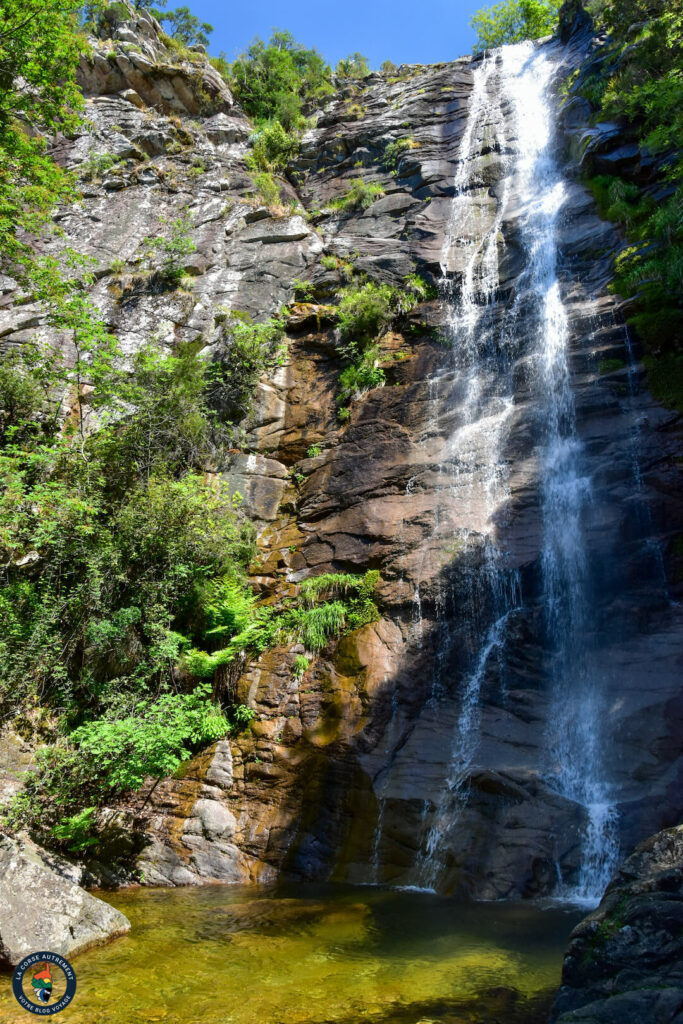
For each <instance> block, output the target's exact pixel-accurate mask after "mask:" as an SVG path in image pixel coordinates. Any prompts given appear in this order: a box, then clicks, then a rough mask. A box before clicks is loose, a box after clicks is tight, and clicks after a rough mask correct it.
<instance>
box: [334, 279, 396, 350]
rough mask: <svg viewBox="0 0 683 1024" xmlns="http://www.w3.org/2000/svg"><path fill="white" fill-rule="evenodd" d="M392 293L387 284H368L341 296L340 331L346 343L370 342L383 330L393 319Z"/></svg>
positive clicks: (350, 289)
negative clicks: (351, 340) (350, 341)
mask: <svg viewBox="0 0 683 1024" xmlns="http://www.w3.org/2000/svg"><path fill="white" fill-rule="evenodd" d="M394 299H395V290H394V289H393V288H392V287H391V286H390V285H388V284H375V283H374V282H372V281H367V282H366V283H365V284H362V285H359V286H353V285H351V286H350V287H348V288H345V289H343V291H342V292H341V301H340V303H339V307H338V315H339V319H338V322H339V329H340V331H341V333H342V337H343V338H345V339H357V340H360V341H370V340H372V339H373V338H375V337H376V336H377V335H378V334H379V333H380V332H381V331H383V330H385V329H386V328H387V327H388V326H389V324H390V323H391V321H392V319H393V317H394V316H395V308H394Z"/></svg>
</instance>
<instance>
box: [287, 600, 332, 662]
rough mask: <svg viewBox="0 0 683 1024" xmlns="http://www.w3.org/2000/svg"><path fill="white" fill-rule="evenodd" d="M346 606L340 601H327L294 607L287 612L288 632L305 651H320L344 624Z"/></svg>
mask: <svg viewBox="0 0 683 1024" xmlns="http://www.w3.org/2000/svg"><path fill="white" fill-rule="evenodd" d="M346 614H347V610H346V606H345V605H344V604H343V603H342V602H341V601H328V602H326V603H325V604H323V605H320V606H319V607H314V608H296V609H294V611H292V612H290V613H289V617H288V620H287V622H286V626H287V627H288V632H289V633H290V635H291V636H292V637H293V639H295V640H297V641H298V642H299V643H302V644H303V645H304V647H305V648H306V650H307V651H314V652H317V651H321V650H322V649H323V647H326V646H327V644H328V643H329V641H330V640H331V639H332V637H334V636H338V635H339V634H340V633H341V631H342V630H343V628H344V626H345V625H346Z"/></svg>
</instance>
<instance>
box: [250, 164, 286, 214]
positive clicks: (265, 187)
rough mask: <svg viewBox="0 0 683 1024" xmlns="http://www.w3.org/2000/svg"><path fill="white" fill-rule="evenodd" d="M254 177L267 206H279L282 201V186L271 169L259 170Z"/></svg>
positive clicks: (257, 189) (258, 190) (257, 188)
mask: <svg viewBox="0 0 683 1024" xmlns="http://www.w3.org/2000/svg"><path fill="white" fill-rule="evenodd" d="M252 177H253V180H254V185H255V186H256V191H257V192H258V195H259V197H260V199H261V200H262V202H263V203H264V204H265V205H266V206H277V205H278V204H279V202H280V186H279V185H278V183H277V181H276V179H275V178H274V177H273V175H272V174H271V173H270V171H258V172H257V173H256V174H254V175H252Z"/></svg>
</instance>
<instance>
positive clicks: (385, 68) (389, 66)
mask: <svg viewBox="0 0 683 1024" xmlns="http://www.w3.org/2000/svg"><path fill="white" fill-rule="evenodd" d="M379 69H380V71H381V72H382V74H383V75H395V74H396V72H397V71H398V68H397V67H396V65H395V64H394V62H393V60H383V61H382V63H381V64H380V66H379Z"/></svg>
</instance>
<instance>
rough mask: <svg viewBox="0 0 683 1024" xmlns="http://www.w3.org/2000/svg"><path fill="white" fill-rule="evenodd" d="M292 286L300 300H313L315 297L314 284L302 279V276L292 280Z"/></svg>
mask: <svg viewBox="0 0 683 1024" xmlns="http://www.w3.org/2000/svg"><path fill="white" fill-rule="evenodd" d="M292 287H293V289H294V297H295V298H296V299H297V300H298V301H299V302H311V300H312V299H313V285H312V283H311V282H310V281H302V280H301V279H300V278H298V277H295V278H294V280H293V281H292Z"/></svg>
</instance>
